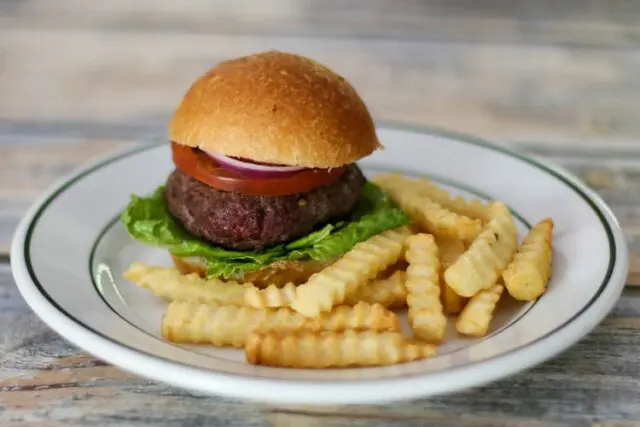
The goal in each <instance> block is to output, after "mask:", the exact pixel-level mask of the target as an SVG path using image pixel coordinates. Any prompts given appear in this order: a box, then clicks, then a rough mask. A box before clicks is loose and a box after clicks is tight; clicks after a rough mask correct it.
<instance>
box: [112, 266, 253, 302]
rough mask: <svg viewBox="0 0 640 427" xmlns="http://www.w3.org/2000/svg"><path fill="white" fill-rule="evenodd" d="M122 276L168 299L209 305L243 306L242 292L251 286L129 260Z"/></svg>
mask: <svg viewBox="0 0 640 427" xmlns="http://www.w3.org/2000/svg"><path fill="white" fill-rule="evenodd" d="M124 278H125V279H126V280H128V281H130V282H133V283H134V284H136V285H137V286H139V287H141V288H148V289H150V290H151V291H152V292H153V293H154V294H155V295H157V296H159V297H161V298H164V299H166V300H169V301H195V302H200V303H208V304H229V305H238V306H242V305H245V302H244V292H245V290H246V289H248V288H250V287H251V285H247V284H242V285H241V284H239V283H237V282H223V281H222V280H218V279H209V280H205V279H203V278H201V277H200V276H199V275H197V274H195V273H193V274H187V275H182V274H180V271H178V270H177V269H176V268H167V267H155V266H148V265H146V264H144V263H142V262H134V263H132V264H131V265H130V266H129V268H128V269H127V271H126V272H125V273H124Z"/></svg>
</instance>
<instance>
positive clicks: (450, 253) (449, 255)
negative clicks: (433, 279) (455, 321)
mask: <svg viewBox="0 0 640 427" xmlns="http://www.w3.org/2000/svg"><path fill="white" fill-rule="evenodd" d="M436 242H437V243H438V253H439V255H440V266H441V269H442V271H444V270H446V269H447V268H449V267H450V266H451V265H452V264H453V263H454V262H456V260H457V259H458V258H459V257H460V255H462V254H463V253H464V251H465V250H466V249H465V245H464V242H463V241H462V240H459V239H452V238H448V237H440V238H438V239H436ZM440 294H441V296H442V305H443V306H444V312H445V313H448V314H458V313H460V312H461V311H462V309H463V308H464V305H465V304H466V303H467V299H466V298H464V297H461V296H460V295H458V294H456V293H455V291H454V290H453V289H451V288H450V287H449V285H447V282H446V281H445V280H444V276H443V275H440Z"/></svg>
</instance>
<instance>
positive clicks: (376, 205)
mask: <svg viewBox="0 0 640 427" xmlns="http://www.w3.org/2000/svg"><path fill="white" fill-rule="evenodd" d="M120 219H121V222H122V224H123V225H124V227H125V228H126V229H127V231H128V233H129V234H130V235H131V237H133V238H134V239H136V240H139V241H140V242H143V243H145V244H148V245H151V246H155V247H159V248H164V249H167V250H168V251H169V252H170V253H172V254H173V255H176V256H178V257H201V258H203V259H205V260H206V262H207V268H208V273H209V275H210V276H219V277H224V278H230V277H233V276H236V275H238V274H242V273H247V272H251V271H255V270H259V269H260V268H262V267H263V266H265V265H268V264H271V263H273V262H276V261H294V260H304V259H315V260H320V261H325V260H330V259H333V258H337V257H339V256H341V255H343V254H344V253H346V252H348V251H349V250H350V249H351V248H353V246H355V245H356V243H358V242H361V241H363V240H366V239H368V238H369V237H371V236H373V235H375V234H378V233H380V232H382V231H384V230H388V229H391V228H396V227H400V226H402V225H405V224H407V223H408V222H409V220H408V218H407V216H406V215H405V214H404V212H402V211H401V210H400V209H399V208H398V207H397V206H396V205H395V203H393V202H392V201H391V200H390V199H389V198H388V197H386V195H385V194H384V193H383V192H382V190H380V188H378V187H377V186H376V185H374V184H373V183H371V182H368V183H367V184H366V185H365V187H364V191H363V195H362V197H361V199H360V200H359V202H358V204H357V205H356V207H355V209H354V210H353V212H352V214H351V215H350V216H349V217H348V218H342V219H341V220H338V221H335V222H333V223H329V224H325V225H324V226H322V227H321V228H319V229H318V230H316V231H314V232H312V233H310V234H308V235H306V236H304V237H301V238H299V239H297V240H294V241H291V242H288V243H286V244H282V245H278V246H275V247H272V248H269V249H267V250H264V251H261V252H252V251H232V250H228V249H225V248H222V247H219V246H215V245H213V244H210V243H207V242H205V241H203V240H201V239H199V238H198V237H195V236H193V235H192V234H190V233H189V232H188V231H187V230H185V229H184V227H182V225H180V224H179V223H178V222H177V221H176V219H174V218H173V216H171V214H170V213H169V211H168V209H167V206H166V204H165V200H164V187H160V188H158V189H157V190H156V191H155V192H154V193H153V194H152V195H150V196H148V197H139V196H135V195H134V196H132V197H131V201H130V203H129V205H128V206H127V208H126V209H125V210H124V212H123V213H122V215H121V217H120Z"/></svg>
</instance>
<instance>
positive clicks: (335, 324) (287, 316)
mask: <svg viewBox="0 0 640 427" xmlns="http://www.w3.org/2000/svg"><path fill="white" fill-rule="evenodd" d="M345 329H358V330H359V329H370V330H381V331H398V330H400V320H399V319H398V316H397V315H396V314H395V313H393V312H392V311H389V310H387V309H385V308H384V307H382V306H381V305H369V304H366V303H360V304H358V305H356V306H354V307H349V306H340V307H336V308H335V309H334V310H333V311H331V312H330V313H324V314H323V315H321V316H319V317H316V318H312V319H311V318H307V317H305V316H303V315H301V314H299V313H296V312H295V311H293V310H291V309H289V308H280V309H277V310H273V309H264V310H257V309H253V308H249V307H237V306H231V305H207V304H198V303H193V302H184V301H174V302H172V303H171V304H169V307H168V309H167V311H166V313H165V315H164V317H163V319H162V335H163V336H164V337H165V338H166V339H167V340H169V341H173V342H181V343H190V344H213V345H216V346H232V347H242V346H243V345H244V344H245V342H246V339H247V337H248V335H249V334H250V333H251V332H253V331H260V332H295V331H302V330H309V331H315V332H317V331H324V330H331V331H342V330H345Z"/></svg>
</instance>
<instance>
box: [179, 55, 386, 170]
mask: <svg viewBox="0 0 640 427" xmlns="http://www.w3.org/2000/svg"><path fill="white" fill-rule="evenodd" d="M169 137H170V139H171V140H172V141H174V142H176V143H178V144H183V145H186V146H190V147H199V148H201V149H203V150H206V151H211V152H217V153H221V154H224V155H227V156H232V157H240V158H245V159H249V160H253V161H257V162H264V163H274V164H281V165H288V166H301V167H308V168H331V167H339V166H343V165H346V164H349V163H353V162H355V161H357V160H359V159H361V158H363V157H365V156H367V155H369V154H371V153H372V152H374V151H375V150H376V149H378V148H380V147H381V145H380V143H379V141H378V138H377V135H376V132H375V127H374V123H373V120H372V118H371V115H370V114H369V111H368V109H367V106H366V105H365V103H364V102H363V101H362V99H361V98H360V96H359V95H358V93H357V92H356V90H355V89H354V88H353V87H352V86H351V85H350V84H349V83H348V82H347V81H346V80H345V79H344V78H342V77H341V76H339V75H337V74H336V73H334V72H333V71H331V70H329V69H328V68H327V67H325V66H323V65H321V64H319V63H317V62H315V61H313V60H311V59H308V58H306V57H303V56H299V55H294V54H290V53H283V52H277V51H269V52H264V53H258V54H254V55H250V56H246V57H242V58H237V59H232V60H229V61H225V62H222V63H220V64H219V65H217V66H216V67H214V68H212V69H211V70H209V71H208V72H207V73H206V74H204V75H203V76H201V77H200V78H198V79H197V80H196V81H195V83H193V85H192V86H191V88H190V89H189V90H188V91H187V93H186V95H185V96H184V98H183V100H182V102H181V104H180V105H179V107H178V109H177V111H176V112H175V114H174V116H173V118H172V119H171V122H170V124H169Z"/></svg>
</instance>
